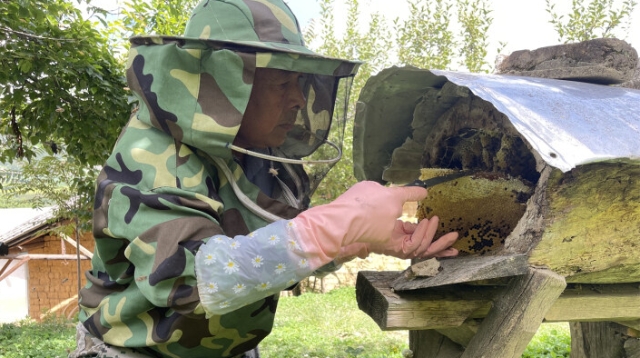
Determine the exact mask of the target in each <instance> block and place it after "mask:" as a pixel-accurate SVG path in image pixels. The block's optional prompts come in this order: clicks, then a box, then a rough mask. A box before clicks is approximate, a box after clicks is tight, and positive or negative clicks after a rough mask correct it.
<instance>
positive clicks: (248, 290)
mask: <svg viewBox="0 0 640 358" xmlns="http://www.w3.org/2000/svg"><path fill="white" fill-rule="evenodd" d="M315 261H316V260H314V259H313V258H310V257H309V254H306V253H305V252H304V250H303V249H302V247H301V245H300V241H299V239H298V237H297V234H296V230H295V222H293V221H291V220H282V221H276V222H274V223H272V224H269V225H267V226H265V227H263V228H261V229H258V230H256V231H254V232H252V233H250V234H249V235H247V236H236V237H234V238H230V237H227V236H222V235H216V236H213V237H211V238H210V239H209V241H208V242H207V243H206V244H204V245H202V246H201V247H200V249H199V250H198V253H197V254H196V263H195V267H196V275H197V282H198V290H199V293H200V300H201V302H202V305H203V307H204V309H205V311H206V312H207V316H212V315H222V314H225V313H228V312H232V311H234V310H236V309H238V308H240V307H243V306H246V305H248V304H250V303H253V302H256V301H258V300H260V299H263V298H265V297H268V296H271V295H273V294H276V293H278V292H280V291H282V290H284V289H285V288H287V287H290V286H292V285H294V284H295V283H297V282H299V281H301V280H302V279H304V278H305V277H307V276H309V275H311V273H312V272H313V271H314V270H315V269H317V268H318V267H313V266H316V264H310V262H315Z"/></svg>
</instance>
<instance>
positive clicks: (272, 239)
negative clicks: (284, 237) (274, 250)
mask: <svg viewBox="0 0 640 358" xmlns="http://www.w3.org/2000/svg"><path fill="white" fill-rule="evenodd" d="M279 241H280V238H279V237H277V236H276V235H271V236H269V243H270V244H271V245H275V244H277V243H278V242H279Z"/></svg>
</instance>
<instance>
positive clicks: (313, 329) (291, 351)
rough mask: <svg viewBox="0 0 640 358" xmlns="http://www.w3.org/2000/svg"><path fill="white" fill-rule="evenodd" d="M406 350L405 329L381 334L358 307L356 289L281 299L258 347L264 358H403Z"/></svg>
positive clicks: (343, 289)
mask: <svg viewBox="0 0 640 358" xmlns="http://www.w3.org/2000/svg"><path fill="white" fill-rule="evenodd" d="M407 348H408V338H407V333H406V332H383V331H381V330H380V328H379V327H378V326H377V325H376V324H375V323H374V322H373V320H372V319H371V318H370V317H369V316H367V315H366V314H365V313H364V312H362V311H360V310H359V309H358V305H357V303H356V295H355V290H354V289H353V288H340V289H336V290H333V291H330V292H329V293H325V294H314V293H305V294H303V295H302V296H298V297H283V298H281V299H280V303H279V304H278V314H277V315H276V322H275V327H274V328H273V332H272V333H271V335H270V336H268V337H267V338H266V339H265V340H264V341H263V343H262V344H261V345H260V351H261V353H263V354H264V356H265V357H266V358H271V357H282V358H294V357H295V358H300V357H309V358H313V357H323V358H324V357H332V358H333V357H356V356H357V357H402V350H404V349H407Z"/></svg>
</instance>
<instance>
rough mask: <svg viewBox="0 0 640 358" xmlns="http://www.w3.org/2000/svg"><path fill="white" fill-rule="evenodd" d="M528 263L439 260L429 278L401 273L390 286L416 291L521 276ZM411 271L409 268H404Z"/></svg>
mask: <svg viewBox="0 0 640 358" xmlns="http://www.w3.org/2000/svg"><path fill="white" fill-rule="evenodd" d="M528 268H529V263H528V262H527V256H526V255H500V256H467V257H458V258H452V259H442V260H440V269H439V272H438V273H437V274H436V275H435V276H433V277H415V276H414V275H411V274H409V271H405V272H403V274H402V275H400V276H398V278H397V279H396V280H394V282H393V283H392V285H391V287H393V289H394V290H395V291H408V290H417V289H421V288H427V287H436V286H444V285H452V284H456V283H464V282H471V281H481V280H488V279H493V278H500V277H510V276H517V275H522V274H524V273H526V272H527V269H528ZM407 270H411V268H409V269H407Z"/></svg>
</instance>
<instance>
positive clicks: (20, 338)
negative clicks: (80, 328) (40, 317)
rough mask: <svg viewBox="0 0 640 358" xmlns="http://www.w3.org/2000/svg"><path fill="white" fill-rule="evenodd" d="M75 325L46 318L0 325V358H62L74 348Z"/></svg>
mask: <svg viewBox="0 0 640 358" xmlns="http://www.w3.org/2000/svg"><path fill="white" fill-rule="evenodd" d="M75 334H76V329H75V324H74V323H72V322H69V321H66V320H61V319H55V318H50V319H48V320H46V321H44V322H42V323H36V322H34V321H31V320H23V321H20V322H17V323H12V324H0V358H40V357H42V358H45V357H46V358H58V357H60V358H62V357H67V354H68V353H69V350H73V349H75V346H76V340H75Z"/></svg>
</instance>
